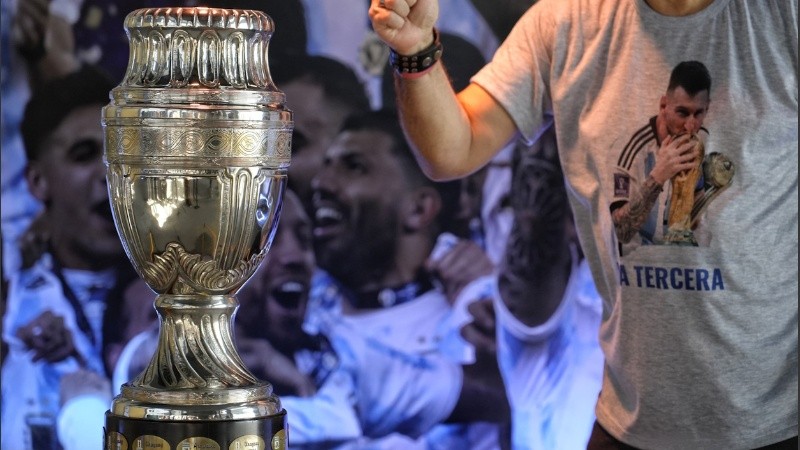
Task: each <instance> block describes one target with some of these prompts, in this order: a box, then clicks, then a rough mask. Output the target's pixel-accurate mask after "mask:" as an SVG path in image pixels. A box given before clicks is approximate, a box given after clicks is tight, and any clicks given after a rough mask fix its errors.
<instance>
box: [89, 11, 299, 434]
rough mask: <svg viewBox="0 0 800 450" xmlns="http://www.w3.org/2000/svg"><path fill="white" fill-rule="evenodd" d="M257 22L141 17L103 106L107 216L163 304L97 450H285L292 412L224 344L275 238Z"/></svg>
mask: <svg viewBox="0 0 800 450" xmlns="http://www.w3.org/2000/svg"><path fill="white" fill-rule="evenodd" d="M273 29H274V26H273V22H272V20H271V19H270V17H269V16H267V15H266V14H264V13H262V12H259V11H251V10H225V9H214V8H199V7H198V8H157V9H140V10H136V11H134V12H132V13H130V14H129V15H128V16H127V17H126V19H125V30H126V33H127V34H128V38H129V40H130V59H129V63H128V69H127V73H126V74H125V78H124V79H123V80H122V82H121V84H120V85H119V86H117V87H116V88H114V90H113V91H112V92H111V96H110V97H111V102H110V104H109V105H108V106H106V107H105V108H104V109H103V117H102V121H103V126H104V129H105V159H106V163H107V166H108V188H109V194H110V197H111V205H112V210H113V213H114V220H115V222H116V226H117V229H118V230H119V233H120V237H121V238H122V241H123V245H124V246H125V251H126V252H127V254H128V256H129V258H130V259H131V261H132V263H133V265H134V267H135V268H136V270H137V272H138V273H139V275H140V276H141V277H142V278H144V280H145V281H146V282H147V284H148V285H149V286H150V287H151V288H152V289H153V290H154V291H156V293H158V297H157V298H156V305H155V306H156V309H157V311H158V314H159V320H160V324H159V325H160V329H159V337H158V348H157V350H156V352H155V354H154V355H153V357H152V359H151V361H150V363H149V365H148V366H147V368H146V369H145V370H144V371H143V372H142V373H141V374H140V375H138V376H137V377H136V378H135V379H134V380H132V381H130V382H128V383H126V384H124V385H123V386H122V388H121V393H120V395H119V396H117V397H116V398H115V399H114V400H113V402H112V405H111V409H110V411H109V412H107V413H106V426H105V430H104V433H105V434H104V436H105V440H104V442H105V444H104V445H105V450H118V449H119V450H139V449H160V450H167V449H169V450H173V449H174V450H184V449H192V450H195V449H206V450H212V449H213V450H220V449H221V450H245V449H247V450H267V449H270V450H279V449H283V448H285V447H286V440H287V436H286V413H285V411H284V410H283V408H282V407H281V403H280V400H279V399H278V397H277V396H275V395H274V394H273V392H272V386H271V385H270V384H269V383H267V382H264V381H261V380H258V379H257V378H256V377H255V376H254V375H253V374H252V373H251V372H250V371H249V370H248V369H247V368H246V367H245V365H244V363H243V362H242V360H241V358H240V357H239V354H238V353H237V351H236V348H235V346H234V341H233V332H232V327H233V318H234V314H235V312H236V309H237V307H238V302H237V300H236V298H235V294H236V292H237V291H238V290H239V288H240V287H241V286H242V285H243V284H244V283H245V282H246V281H247V280H248V279H249V278H250V277H251V276H252V275H253V272H254V271H255V270H256V268H257V267H258V265H259V263H261V261H262V260H263V259H264V257H265V255H266V253H267V251H268V249H269V245H270V243H271V241H272V238H273V236H274V232H275V227H276V225H277V220H278V216H279V214H280V205H281V199H282V195H283V190H284V186H285V183H286V170H287V168H288V167H289V162H290V156H291V150H290V146H291V133H292V126H293V123H292V115H291V112H290V111H289V110H287V109H286V108H285V106H284V105H285V101H284V95H283V93H282V92H280V91H279V90H278V89H277V88H276V87H275V86H274V84H273V82H272V78H271V76H270V73H269V66H268V60H267V49H268V44H269V40H270V37H271V35H272V32H273Z"/></svg>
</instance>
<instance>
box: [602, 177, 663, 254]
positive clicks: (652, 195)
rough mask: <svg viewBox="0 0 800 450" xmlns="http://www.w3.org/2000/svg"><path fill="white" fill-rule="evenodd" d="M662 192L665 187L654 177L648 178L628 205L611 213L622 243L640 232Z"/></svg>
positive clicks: (632, 196) (634, 193)
mask: <svg viewBox="0 0 800 450" xmlns="http://www.w3.org/2000/svg"><path fill="white" fill-rule="evenodd" d="M662 190H663V187H662V186H661V185H660V184H658V182H656V180H654V179H653V177H651V176H648V177H647V179H645V180H644V183H642V186H641V189H638V190H634V192H633V195H631V199H630V200H629V201H628V202H627V203H624V204H623V205H622V206H620V207H619V208H617V209H615V210H613V211H612V212H611V217H612V219H613V220H614V229H615V230H616V233H617V239H619V240H620V242H622V243H627V242H629V241H630V240H631V239H632V238H633V237H634V236H635V235H636V233H638V232H639V229H640V228H641V227H642V225H644V222H645V220H647V216H648V215H649V214H650V211H651V210H652V209H653V206H655V204H656V201H657V200H658V196H659V194H661V191H662Z"/></svg>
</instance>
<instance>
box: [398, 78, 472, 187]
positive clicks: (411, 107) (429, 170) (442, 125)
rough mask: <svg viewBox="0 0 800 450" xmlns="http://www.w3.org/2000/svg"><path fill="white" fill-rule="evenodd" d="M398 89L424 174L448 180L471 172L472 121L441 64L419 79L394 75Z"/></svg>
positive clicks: (402, 115)
mask: <svg viewBox="0 0 800 450" xmlns="http://www.w3.org/2000/svg"><path fill="white" fill-rule="evenodd" d="M395 89H396V92H397V107H398V110H399V112H400V118H401V120H402V122H403V127H404V129H405V131H406V135H407V136H408V138H409V141H410V143H411V145H412V148H413V149H414V151H415V152H416V154H417V159H418V160H419V163H420V166H421V167H422V169H423V170H424V171H425V173H426V174H427V175H428V176H429V177H431V178H433V179H437V180H446V179H453V178H459V177H461V176H465V175H467V174H469V173H470V172H472V171H473V170H474V169H475V168H473V167H471V166H470V165H469V164H468V162H467V156H468V153H469V146H470V141H471V134H472V131H471V129H470V123H469V119H468V116H467V114H466V113H465V112H464V110H463V109H462V107H461V104H460V103H459V102H458V98H457V97H456V94H455V92H453V88H452V87H451V86H450V82H449V79H448V77H447V73H446V71H445V69H444V67H443V66H442V64H441V63H438V64H436V66H435V67H434V68H433V69H432V70H431V72H429V73H427V74H425V75H423V76H421V77H419V78H416V79H405V78H402V77H400V76H399V75H395Z"/></svg>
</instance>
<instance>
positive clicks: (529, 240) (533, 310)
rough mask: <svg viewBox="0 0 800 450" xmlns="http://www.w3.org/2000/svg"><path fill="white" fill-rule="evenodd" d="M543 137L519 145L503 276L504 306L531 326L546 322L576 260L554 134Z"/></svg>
mask: <svg viewBox="0 0 800 450" xmlns="http://www.w3.org/2000/svg"><path fill="white" fill-rule="evenodd" d="M542 139H543V140H542V142H541V147H540V148H539V149H538V150H533V149H531V150H523V151H522V152H520V149H519V148H518V149H517V155H518V158H516V164H515V167H514V178H513V181H512V189H511V194H510V195H511V204H512V208H513V209H514V225H513V227H512V229H511V233H510V235H509V238H508V244H507V248H506V255H505V260H504V263H503V266H502V270H501V271H500V278H499V287H500V295H501V296H502V299H503V302H504V303H505V305H506V307H507V308H508V310H509V311H510V312H511V313H512V314H513V315H514V317H516V318H517V319H518V320H519V321H521V322H522V323H524V324H526V325H528V326H535V325H539V324H542V323H544V322H546V321H547V320H548V319H549V318H550V317H551V316H552V314H553V312H555V310H556V309H557V308H558V305H560V304H561V300H562V298H563V295H564V291H565V289H566V285H567V281H568V279H569V273H570V267H571V261H572V255H571V252H570V241H571V238H570V234H569V233H568V232H567V231H568V229H571V228H568V227H570V223H571V217H572V216H571V214H570V209H569V203H568V201H567V194H566V189H565V187H564V180H563V175H562V172H561V170H560V168H559V163H558V158H557V155H556V153H555V143H554V141H552V140H551V139H552V134H548V135H546V136H544V137H543V138H542ZM547 142H551V144H547Z"/></svg>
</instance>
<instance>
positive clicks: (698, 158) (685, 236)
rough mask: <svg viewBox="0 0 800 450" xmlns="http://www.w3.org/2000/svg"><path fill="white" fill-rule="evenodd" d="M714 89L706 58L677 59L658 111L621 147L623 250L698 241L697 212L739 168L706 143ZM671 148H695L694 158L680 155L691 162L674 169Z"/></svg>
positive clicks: (618, 186) (616, 208)
mask: <svg viewBox="0 0 800 450" xmlns="http://www.w3.org/2000/svg"><path fill="white" fill-rule="evenodd" d="M710 94H711V76H710V74H709V72H708V70H707V69H706V67H705V65H703V63H701V62H698V61H684V62H681V63H679V64H678V65H676V66H675V67H674V68H673V70H672V72H671V74H670V78H669V84H668V86H667V89H666V92H665V93H664V94H663V95H662V96H661V98H660V100H659V103H658V106H659V109H658V113H657V115H655V116H653V117H651V118H650V119H649V120H648V121H647V123H646V124H645V125H644V126H642V127H641V128H639V129H637V130H636V131H635V132H634V133H633V135H632V136H631V137H630V139H628V140H627V141H626V142H627V143H626V145H625V147H624V148H623V149H622V151H621V152H620V153H619V157H618V159H617V161H616V169H615V172H614V179H613V185H614V192H613V201H612V203H611V207H610V209H611V215H612V218H613V221H614V226H615V229H616V234H617V238H618V240H619V242H620V253H621V254H622V255H625V254H626V253H629V252H631V251H634V250H635V248H637V247H638V246H640V245H649V244H656V245H681V246H698V245H699V244H698V241H697V239H696V237H695V230H696V228H697V226H698V225H699V223H700V219H701V217H702V215H703V213H704V212H705V211H706V209H707V208H708V206H709V204H710V203H711V202H712V201H713V200H714V199H715V198H717V196H718V195H719V194H720V193H721V192H722V191H724V190H725V189H726V188H727V187H728V186H730V184H731V182H732V180H733V176H734V173H735V165H734V163H733V161H731V160H730V159H729V158H728V157H727V156H725V155H724V154H721V153H718V152H708V151H707V149H706V144H705V138H706V136H707V135H708V130H707V129H706V128H705V127H704V123H703V122H704V119H705V117H706V113H707V112H708V108H709V105H710V101H711V98H710ZM670 152H672V155H678V154H680V155H686V156H688V155H689V154H690V152H691V155H692V158H691V159H690V160H686V161H685V162H683V163H684V164H688V165H690V166H691V167H690V168H688V169H687V168H685V166H683V167H684V168H681V169H680V170H677V171H676V169H678V168H679V167H677V166H674V165H673V166H672V167H670V164H674V163H669V161H670V159H671V158H669V155H670ZM660 158H661V160H660ZM681 158H684V159H685V156H681ZM673 160H674V158H673ZM656 172H658V173H660V174H661V175H662V176H668V179H667V180H666V181H664V182H663V185H662V184H659V181H657V180H656V179H655V178H654V177H653V174H655V173H656ZM665 174H669V175H665Z"/></svg>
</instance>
